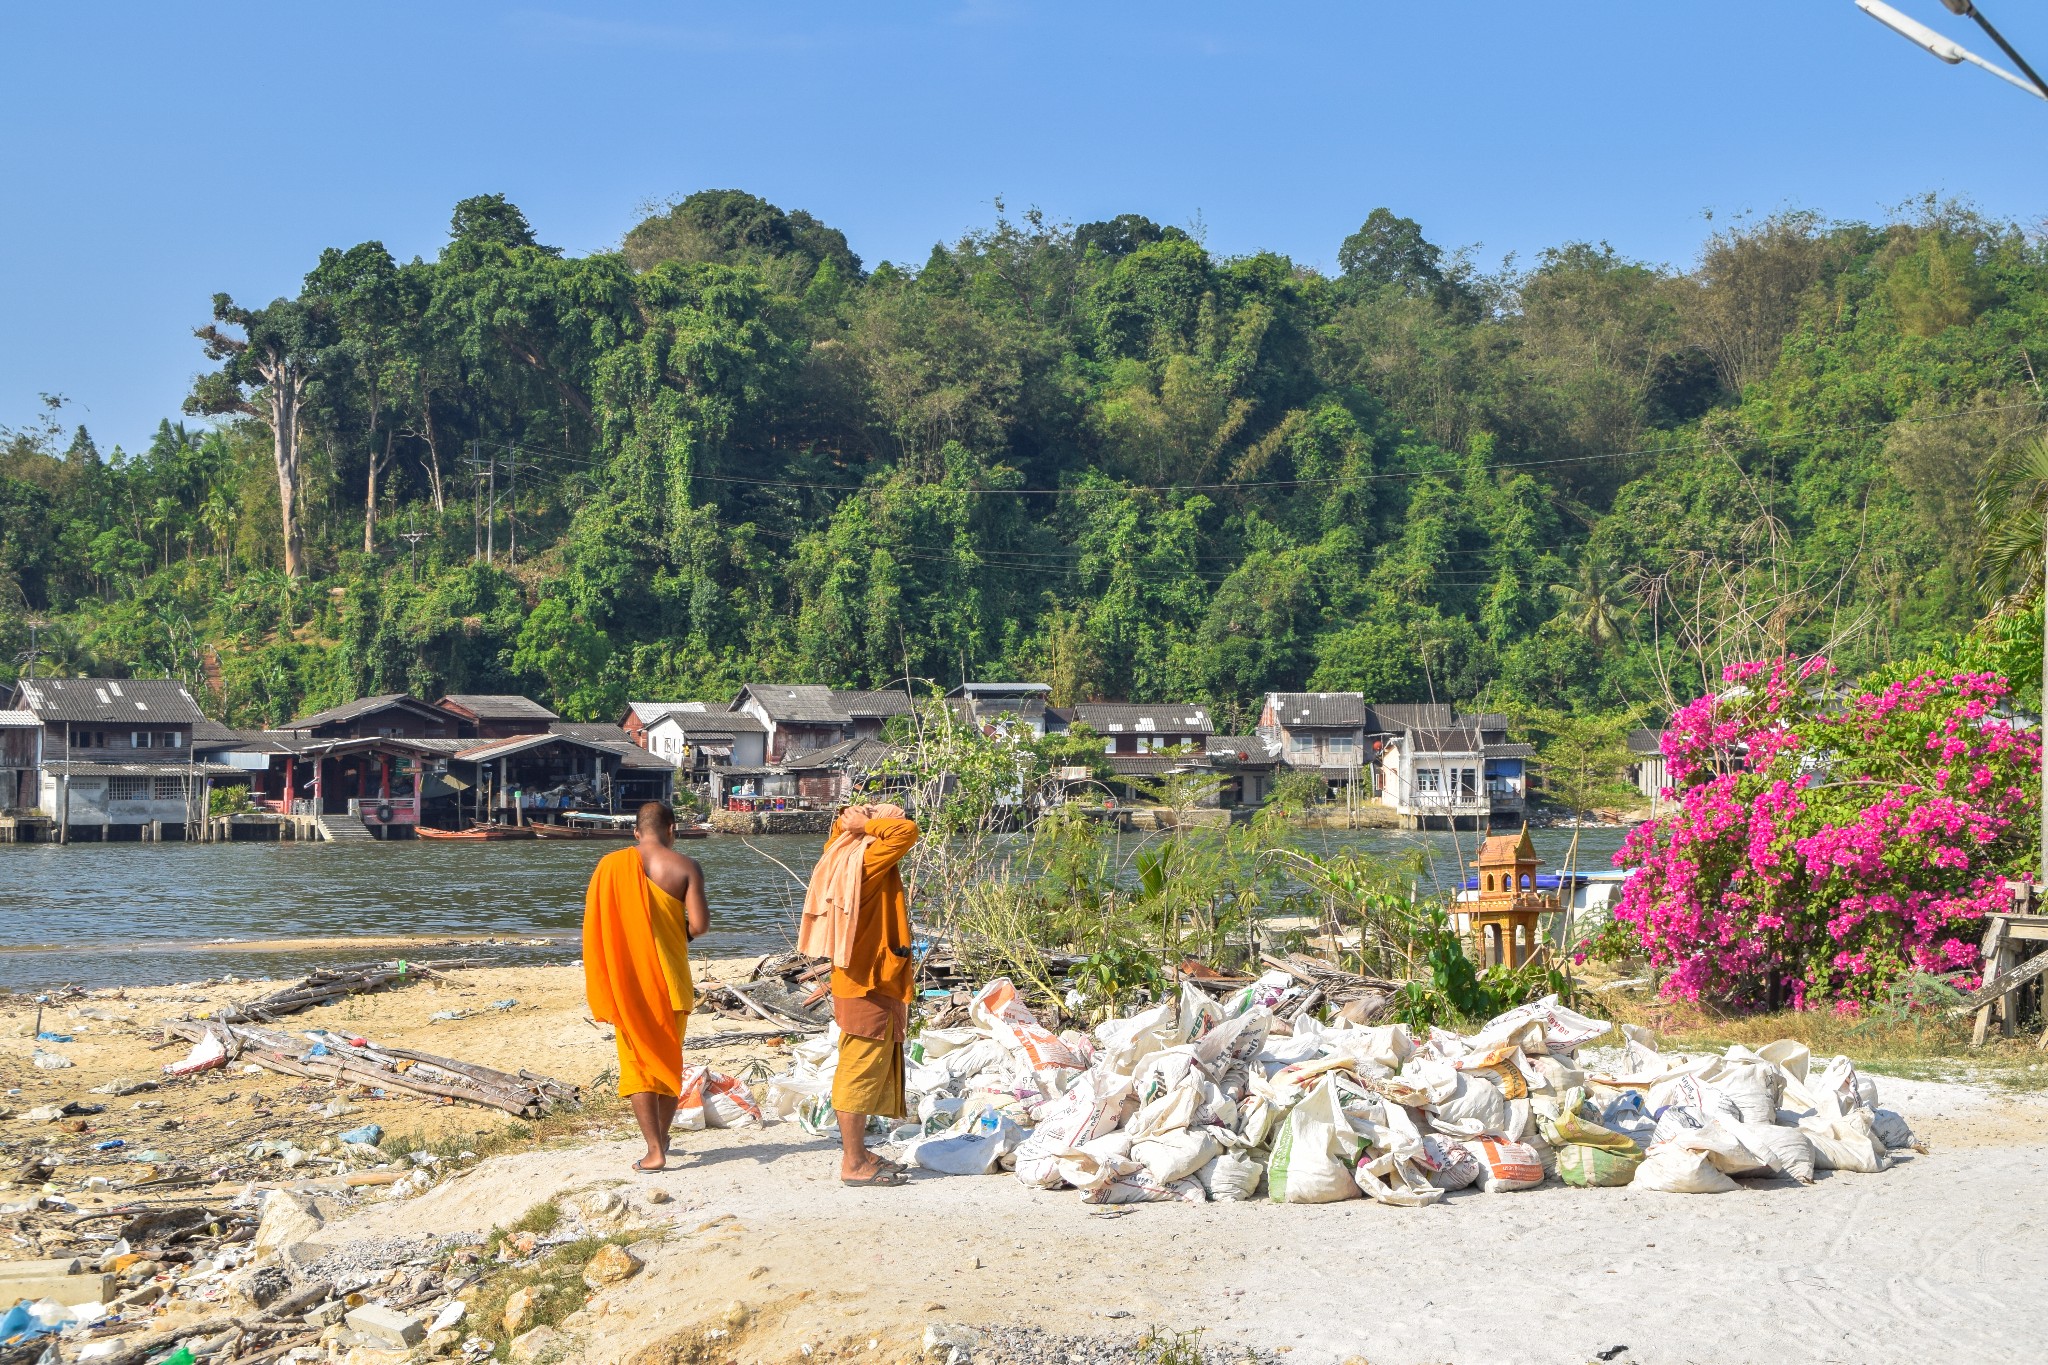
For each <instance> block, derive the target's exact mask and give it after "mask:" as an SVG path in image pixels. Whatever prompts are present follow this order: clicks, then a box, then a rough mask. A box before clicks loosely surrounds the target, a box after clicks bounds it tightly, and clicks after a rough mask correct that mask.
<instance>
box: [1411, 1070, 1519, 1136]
mask: <svg viewBox="0 0 2048 1365" xmlns="http://www.w3.org/2000/svg"><path fill="white" fill-rule="evenodd" d="M1453 1074H1455V1075H1456V1076H1457V1084H1456V1086H1455V1087H1454V1088H1453V1089H1452V1091H1451V1093H1450V1095H1448V1096H1447V1097H1445V1098H1443V1099H1439V1100H1435V1101H1432V1102H1431V1104H1430V1106H1429V1121H1430V1124H1431V1126H1433V1127H1434V1128H1435V1129H1436V1130H1437V1131H1438V1132H1440V1133H1449V1134H1451V1135H1452V1136H1454V1137H1461V1138H1475V1137H1480V1136H1482V1135H1484V1134H1487V1133H1502V1134H1504V1133H1506V1131H1507V1126H1508V1102H1507V1100H1506V1099H1505V1098H1504V1097H1503V1096H1502V1095H1501V1093H1500V1087H1499V1086H1497V1085H1495V1084H1494V1083H1493V1082H1492V1081H1491V1080H1489V1079H1487V1077H1486V1076H1484V1075H1466V1074H1464V1073H1462V1072H1458V1073H1453Z"/></svg>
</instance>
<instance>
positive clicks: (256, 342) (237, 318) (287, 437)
mask: <svg viewBox="0 0 2048 1365" xmlns="http://www.w3.org/2000/svg"><path fill="white" fill-rule="evenodd" d="M228 327H236V328H240V329H241V332H242V335H241V336H239V337H237V336H233V335H231V334H229V333H228V332H226V331H224V330H222V329H223V328H228ZM193 335H194V336H196V337H198V338H199V339H200V340H201V341H203V342H205V343H206V358H207V359H209V360H217V361H219V362H221V367H220V368H219V369H218V370H215V371H214V372H213V373H212V374H206V375H201V376H200V377H199V379H198V381H197V382H196V383H195V384H194V385H193V386H192V394H191V396H190V397H188V398H187V399H186V400H185V411H187V412H190V413H194V414H198V415H203V416H217V415H220V414H224V413H231V412H237V413H244V414H246V415H248V416H251V417H255V418H258V419H260V420H261V421H263V422H265V423H267V424H268V425H269V427H270V438H271V449H272V459H273V461H274V463H275V465H276V468H277V503H278V514H279V518H280V520H281V522H282V523H283V535H284V571H285V573H286V574H287V575H288V576H290V577H292V578H297V577H299V576H300V575H301V574H303V573H304V572H305V570H306V533H305V527H304V526H303V525H302V523H301V520H300V515H299V495H300V491H301V482H302V480H301V472H300V460H299V446H300V441H301V439H302V438H303V437H304V435H305V432H304V419H305V410H306V403H307V399H308V396H309V395H308V390H309V388H310V386H311V384H312V383H313V380H314V376H315V374H316V372H317V367H318V363H319V357H320V353H321V351H322V350H323V349H324V348H325V347H326V346H327V344H328V342H329V340H330V329H329V328H328V326H327V323H326V320H325V319H324V318H323V317H321V316H320V313H319V311H318V310H317V309H315V308H312V307H309V306H307V305H306V304H303V303H300V302H298V301H297V300H294V299H277V300H275V301H273V302H272V303H271V304H270V305H269V306H268V307H265V308H255V309H251V308H243V307H241V306H239V305H238V304H236V303H235V301H234V300H233V299H232V298H230V297H228V296H227V295H226V294H215V295H214V296H213V321H212V322H210V323H208V324H207V325H206V326H204V327H200V328H196V329H194V331H193Z"/></svg>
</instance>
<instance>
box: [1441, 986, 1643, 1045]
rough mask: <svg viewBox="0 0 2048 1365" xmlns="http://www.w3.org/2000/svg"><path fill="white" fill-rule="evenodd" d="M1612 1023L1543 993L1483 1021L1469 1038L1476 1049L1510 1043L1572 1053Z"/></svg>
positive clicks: (1599, 1034)
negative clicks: (1565, 1005)
mask: <svg viewBox="0 0 2048 1365" xmlns="http://www.w3.org/2000/svg"><path fill="white" fill-rule="evenodd" d="M1613 1027H1614V1025H1612V1024H1610V1023H1608V1022H1607V1021H1606V1020H1604V1019H1588V1018H1587V1017H1586V1016H1585V1015H1583V1014H1580V1013H1578V1012H1577V1011H1576V1010H1569V1009H1566V1008H1565V1007H1564V1006H1563V1005H1560V1004H1558V1003H1557V997H1556V996H1555V995H1546V996H1544V997H1543V998H1542V999H1541V1000H1533V1001H1531V1002H1530V1003H1528V1004H1526V1005H1518V1006H1516V1007H1515V1008H1514V1009H1511V1010H1509V1011H1508V1012H1507V1013H1505V1014H1500V1015H1496V1016H1494V1017H1493V1018H1492V1019H1489V1020H1487V1021H1486V1027H1484V1028H1482V1029H1480V1030H1479V1032H1478V1033H1476V1034H1474V1035H1473V1036H1472V1038H1471V1039H1470V1042H1471V1045H1472V1049H1473V1050H1474V1051H1475V1052H1483V1051H1485V1050H1486V1049H1488V1048H1492V1047H1498V1046H1500V1045H1501V1044H1502V1043H1513V1044H1514V1045H1515V1046H1517V1047H1519V1048H1521V1049H1522V1051H1524V1052H1526V1053H1528V1054H1530V1055H1531V1056H1534V1055H1535V1054H1537V1053H1539V1052H1551V1053H1560V1052H1561V1053H1571V1052H1576V1051H1577V1050H1578V1049H1579V1048H1581V1047H1584V1046H1585V1045H1586V1044H1587V1043H1590V1042H1592V1041H1593V1040H1594V1039H1595V1038H1598V1037H1600V1036H1601V1035H1602V1034H1604V1033H1606V1032H1607V1031H1608V1030H1610V1029H1612V1028H1613Z"/></svg>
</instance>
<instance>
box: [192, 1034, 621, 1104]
mask: <svg viewBox="0 0 2048 1365" xmlns="http://www.w3.org/2000/svg"><path fill="white" fill-rule="evenodd" d="M164 1031H165V1032H166V1033H167V1034H169V1035H170V1036H173V1037H178V1038H188V1039H192V1040H194V1041H195V1042H196V1043H197V1044H198V1045H197V1046H196V1047H194V1048H193V1057H188V1058H187V1059H186V1060H185V1061H184V1062H181V1063H178V1064H177V1066H178V1067H186V1066H189V1065H191V1064H192V1062H193V1060H194V1058H196V1057H198V1056H199V1055H200V1054H201V1052H202V1051H203V1050H206V1049H208V1047H209V1044H210V1045H211V1047H212V1048H217V1049H219V1050H220V1054H221V1056H222V1057H225V1056H226V1054H227V1052H228V1051H229V1050H230V1048H232V1050H233V1051H234V1052H235V1053H236V1054H237V1055H239V1056H242V1057H246V1058H248V1059H249V1061H250V1063H251V1064H252V1067H257V1068H260V1069H263V1070H269V1071H280V1072H283V1073H284V1074H285V1075H287V1076H305V1077H314V1078H318V1079H323V1080H336V1081H348V1082H353V1083H355V1084H359V1085H367V1086H370V1087H371V1089H370V1094H371V1095H372V1096H378V1095H380V1094H381V1093H382V1092H383V1091H384V1090H403V1091H406V1092H408V1093H411V1094H415V1095H428V1096H433V1097H436V1098H440V1099H446V1100H459V1101H466V1102H468V1103H471V1104H481V1105H487V1106H489V1107H491V1108H493V1109H502V1110H504V1111H505V1112H506V1113H508V1114H513V1115H516V1116H518V1117H521V1118H538V1117H540V1116H541V1114H542V1113H544V1112H546V1111H547V1110H548V1109H550V1108H558V1107H565V1106H566V1107H573V1106H575V1105H577V1104H579V1103H581V1091H580V1090H579V1089H578V1087H576V1086H573V1085H569V1084H568V1083H566V1082H564V1081H558V1080H556V1079H554V1078H553V1077H551V1076H541V1075H536V1074H535V1073H533V1072H530V1071H521V1072H519V1073H517V1074H514V1073H512V1072H509V1071H499V1070H497V1069H496V1068H494V1067H487V1066H480V1065H478V1064H477V1063H474V1062H463V1061H458V1060H456V1059H454V1058H452V1057H438V1056H435V1055H434V1054H433V1053H431V1052H418V1051H415V1050H413V1049H411V1048H403V1047H391V1046H380V1045H378V1044H375V1043H372V1042H370V1041H369V1040H368V1039H365V1038H344V1037H342V1036H341V1035H339V1034H333V1033H326V1034H321V1035H319V1036H317V1037H314V1036H312V1035H305V1036H304V1037H295V1036H293V1035H291V1034H288V1033H280V1032H277V1031H275V1030H272V1029H263V1028H257V1027H255V1026H253V1025H248V1024H223V1023H220V1022H218V1021H215V1020H203V1021H202V1020H188V1019H174V1020H170V1021H168V1022H166V1023H165V1024H164ZM308 1039H310V1043H309V1042H308V1041H307V1040H308ZM219 1064H220V1063H219V1060H214V1061H211V1062H207V1063H205V1065H216V1066H217V1065H219ZM202 1069H203V1067H202ZM165 1070H167V1071H169V1070H172V1068H169V1067H166V1068H165ZM174 1074H184V1073H183V1072H182V1071H180V1072H176V1073H174Z"/></svg>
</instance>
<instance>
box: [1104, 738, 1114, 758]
mask: <svg viewBox="0 0 2048 1365" xmlns="http://www.w3.org/2000/svg"><path fill="white" fill-rule="evenodd" d="M1102 752H1104V753H1106V754H1113V753H1115V752H1116V736H1115V735H1111V736H1110V737H1109V738H1108V739H1105V740H1103V741H1102Z"/></svg>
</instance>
